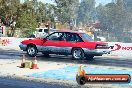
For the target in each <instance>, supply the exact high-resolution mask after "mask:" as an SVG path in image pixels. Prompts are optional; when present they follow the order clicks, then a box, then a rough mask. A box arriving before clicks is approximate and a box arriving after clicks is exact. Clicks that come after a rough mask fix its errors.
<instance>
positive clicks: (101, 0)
mask: <svg viewBox="0 0 132 88" xmlns="http://www.w3.org/2000/svg"><path fill="white" fill-rule="evenodd" d="M38 1H41V2H44V3H51V4H53V3H54V0H38ZM80 1H81V0H80ZM95 1H96V6H98V4H99V3H101V4H103V5H105V4H107V3H109V2H111V1H112V0H95ZM21 2H24V0H21Z"/></svg>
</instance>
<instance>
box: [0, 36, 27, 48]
mask: <svg viewBox="0 0 132 88" xmlns="http://www.w3.org/2000/svg"><path fill="white" fill-rule="evenodd" d="M26 39H29V38H16V37H0V49H5V50H20V48H19V45H20V43H21V41H23V40H26Z"/></svg>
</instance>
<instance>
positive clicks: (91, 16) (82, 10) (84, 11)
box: [78, 0, 95, 24]
mask: <svg viewBox="0 0 132 88" xmlns="http://www.w3.org/2000/svg"><path fill="white" fill-rule="evenodd" d="M92 20H95V0H82V1H81V3H80V7H79V11H78V22H82V23H83V24H87V23H89V21H92Z"/></svg>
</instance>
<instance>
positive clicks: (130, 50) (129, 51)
mask: <svg viewBox="0 0 132 88" xmlns="http://www.w3.org/2000/svg"><path fill="white" fill-rule="evenodd" d="M27 39H31V38H16V37H0V49H4V50H5V49H6V50H11V49H12V50H20V48H19V45H20V43H21V41H23V40H27ZM108 44H109V46H114V47H113V49H111V50H112V52H111V54H110V55H114V56H115V55H116V56H127V57H132V43H121V42H108Z"/></svg>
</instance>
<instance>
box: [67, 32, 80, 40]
mask: <svg viewBox="0 0 132 88" xmlns="http://www.w3.org/2000/svg"><path fill="white" fill-rule="evenodd" d="M66 41H70V42H82V39H81V38H80V37H79V36H78V35H77V34H75V33H67V34H66Z"/></svg>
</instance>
